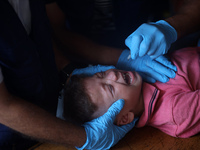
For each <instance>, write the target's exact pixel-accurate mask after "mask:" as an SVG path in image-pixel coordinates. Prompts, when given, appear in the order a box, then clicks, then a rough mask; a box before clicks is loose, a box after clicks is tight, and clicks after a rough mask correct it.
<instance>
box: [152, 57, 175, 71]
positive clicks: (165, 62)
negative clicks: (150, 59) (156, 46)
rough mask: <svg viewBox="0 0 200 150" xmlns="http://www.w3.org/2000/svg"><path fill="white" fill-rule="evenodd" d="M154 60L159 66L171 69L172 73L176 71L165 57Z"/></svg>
mask: <svg viewBox="0 0 200 150" xmlns="http://www.w3.org/2000/svg"><path fill="white" fill-rule="evenodd" d="M155 60H156V61H157V62H159V63H160V64H162V65H163V66H166V67H168V68H169V69H172V70H173V71H177V67H176V66H175V65H173V64H172V62H171V61H169V59H168V58H167V57H166V56H160V57H158V58H156V59H155Z"/></svg>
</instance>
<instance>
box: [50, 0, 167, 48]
mask: <svg viewBox="0 0 200 150" xmlns="http://www.w3.org/2000/svg"><path fill="white" fill-rule="evenodd" d="M53 1H54V2H57V4H58V5H59V7H60V8H61V9H62V10H63V12H64V13H65V14H66V18H67V21H68V22H67V24H68V25H69V27H70V29H71V30H73V31H75V32H78V33H80V34H83V35H85V36H87V37H88V38H91V39H93V40H94V41H96V42H98V43H100V44H105V45H108V46H113V47H117V48H126V46H125V44H124V41H125V39H126V38H127V37H128V35H130V34H131V33H132V32H133V31H135V30H136V29H137V28H138V27H139V26H140V25H141V24H142V23H144V22H148V21H157V20H158V19H163V12H166V9H168V0H164V1H162V2H160V1H159V0H151V1H149V0H84V1H83V0H46V2H47V3H51V2H53ZM161 8H162V10H161Z"/></svg>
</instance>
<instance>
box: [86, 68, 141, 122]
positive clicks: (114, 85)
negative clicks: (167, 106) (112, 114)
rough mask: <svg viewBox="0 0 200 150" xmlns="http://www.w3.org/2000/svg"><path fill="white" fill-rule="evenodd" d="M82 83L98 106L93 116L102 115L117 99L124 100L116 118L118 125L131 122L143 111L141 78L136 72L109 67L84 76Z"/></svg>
mask: <svg viewBox="0 0 200 150" xmlns="http://www.w3.org/2000/svg"><path fill="white" fill-rule="evenodd" d="M84 84H85V87H86V89H87V92H88V94H89V96H90V98H91V99H92V101H93V103H95V104H96V105H97V106H98V110H97V112H95V113H94V115H93V117H94V118H97V117H99V116H101V115H103V114H104V113H105V112H106V111H107V110H108V108H109V107H110V106H111V105H112V103H113V102H115V101H116V100H118V99H124V101H125V105H124V108H123V109H122V111H121V112H120V113H119V114H118V116H117V119H116V122H117V124H118V125H123V124H126V123H129V122H131V120H133V119H134V116H135V115H137V114H139V113H141V112H142V111H143V99H142V93H141V88H142V78H141V76H140V75H139V74H138V73H137V72H130V71H129V72H127V71H122V70H116V69H110V70H107V71H105V72H100V73H96V74H95V75H94V76H92V77H88V78H85V79H84ZM120 121H122V122H124V123H122V122H120ZM126 121H128V122H126Z"/></svg>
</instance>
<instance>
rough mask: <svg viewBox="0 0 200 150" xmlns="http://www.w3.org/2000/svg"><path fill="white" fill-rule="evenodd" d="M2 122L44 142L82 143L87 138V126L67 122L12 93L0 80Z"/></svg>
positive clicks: (80, 144) (74, 144) (73, 144)
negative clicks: (85, 127) (85, 128)
mask: <svg viewBox="0 0 200 150" xmlns="http://www.w3.org/2000/svg"><path fill="white" fill-rule="evenodd" d="M0 123H2V124H4V125H6V126H8V127H10V128H12V129H14V130H16V131H18V132H20V133H22V134H24V135H27V136H29V137H31V138H34V139H36V140H39V141H43V142H53V143H58V144H62V145H72V146H82V145H83V144H84V143H85V142H86V132H85V130H84V128H83V127H80V126H75V125H73V124H71V123H67V122H66V121H63V120H61V119H58V118H56V117H55V116H53V115H51V114H49V113H48V112H46V111H45V110H43V109H41V108H39V107H37V106H36V105H33V104H31V103H29V102H26V101H25V100H23V99H20V98H18V97H15V96H13V95H11V94H10V93H9V92H8V91H7V89H6V87H5V85H4V82H2V83H1V84H0Z"/></svg>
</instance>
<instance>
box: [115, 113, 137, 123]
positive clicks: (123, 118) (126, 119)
mask: <svg viewBox="0 0 200 150" xmlns="http://www.w3.org/2000/svg"><path fill="white" fill-rule="evenodd" d="M133 119H134V113H133V112H128V113H126V114H125V115H122V116H120V117H119V118H118V119H117V125H118V126H121V125H125V124H129V123H131V122H132V121H133Z"/></svg>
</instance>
